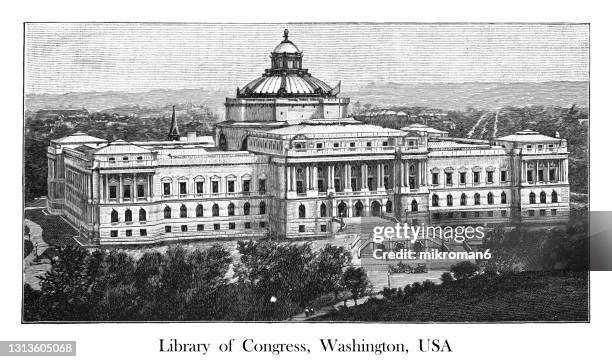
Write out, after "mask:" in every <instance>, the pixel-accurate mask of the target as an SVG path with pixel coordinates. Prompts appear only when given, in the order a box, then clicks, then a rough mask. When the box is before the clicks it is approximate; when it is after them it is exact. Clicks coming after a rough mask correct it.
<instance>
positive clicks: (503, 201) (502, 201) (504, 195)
mask: <svg viewBox="0 0 612 362" xmlns="http://www.w3.org/2000/svg"><path fill="white" fill-rule="evenodd" d="M506 202H508V201H507V200H506V193H505V192H503V191H502V193H501V203H502V204H505V203H506Z"/></svg>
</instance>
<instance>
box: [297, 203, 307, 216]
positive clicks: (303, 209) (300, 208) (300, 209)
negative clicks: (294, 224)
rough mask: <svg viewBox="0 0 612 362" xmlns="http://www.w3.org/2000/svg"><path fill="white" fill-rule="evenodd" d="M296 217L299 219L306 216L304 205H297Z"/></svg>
mask: <svg viewBox="0 0 612 362" xmlns="http://www.w3.org/2000/svg"><path fill="white" fill-rule="evenodd" d="M298 217H299V218H300V219H303V218H305V217H306V206H304V205H300V207H298Z"/></svg>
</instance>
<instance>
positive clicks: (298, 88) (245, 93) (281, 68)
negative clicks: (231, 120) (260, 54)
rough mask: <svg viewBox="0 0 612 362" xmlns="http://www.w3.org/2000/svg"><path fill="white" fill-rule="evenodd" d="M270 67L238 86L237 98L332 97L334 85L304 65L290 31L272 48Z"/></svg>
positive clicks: (284, 33)
mask: <svg viewBox="0 0 612 362" xmlns="http://www.w3.org/2000/svg"><path fill="white" fill-rule="evenodd" d="M270 61H271V64H270V68H269V69H266V70H265V73H264V74H263V75H262V76H261V77H259V78H257V79H255V80H253V81H251V82H250V83H248V84H247V85H246V86H244V87H242V88H241V89H238V91H237V95H236V96H237V97H238V98H253V97H263V98H271V97H272V98H273V97H282V98H285V97H299V96H306V97H329V96H332V97H333V96H334V95H332V92H331V91H332V88H331V87H330V86H329V85H327V84H326V83H325V82H323V81H321V80H319V79H317V78H315V77H313V76H312V75H310V73H309V72H308V69H305V68H302V52H301V51H300V49H299V48H298V47H297V46H296V45H295V44H294V43H293V42H292V41H291V40H289V30H288V29H285V31H284V32H283V40H282V41H281V42H280V43H279V44H278V45H277V46H276V47H275V48H274V50H272V53H271V55H270Z"/></svg>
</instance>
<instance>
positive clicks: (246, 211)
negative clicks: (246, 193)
mask: <svg viewBox="0 0 612 362" xmlns="http://www.w3.org/2000/svg"><path fill="white" fill-rule="evenodd" d="M242 208H243V212H244V214H245V215H250V214H251V204H249V203H248V202H245V203H244V206H243V207H242Z"/></svg>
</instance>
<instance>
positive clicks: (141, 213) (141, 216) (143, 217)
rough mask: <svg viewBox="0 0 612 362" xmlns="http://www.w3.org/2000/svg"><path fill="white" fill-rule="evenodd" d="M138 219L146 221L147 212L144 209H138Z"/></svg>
mask: <svg viewBox="0 0 612 362" xmlns="http://www.w3.org/2000/svg"><path fill="white" fill-rule="evenodd" d="M138 221H147V212H146V211H145V209H140V210H139V211H138Z"/></svg>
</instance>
